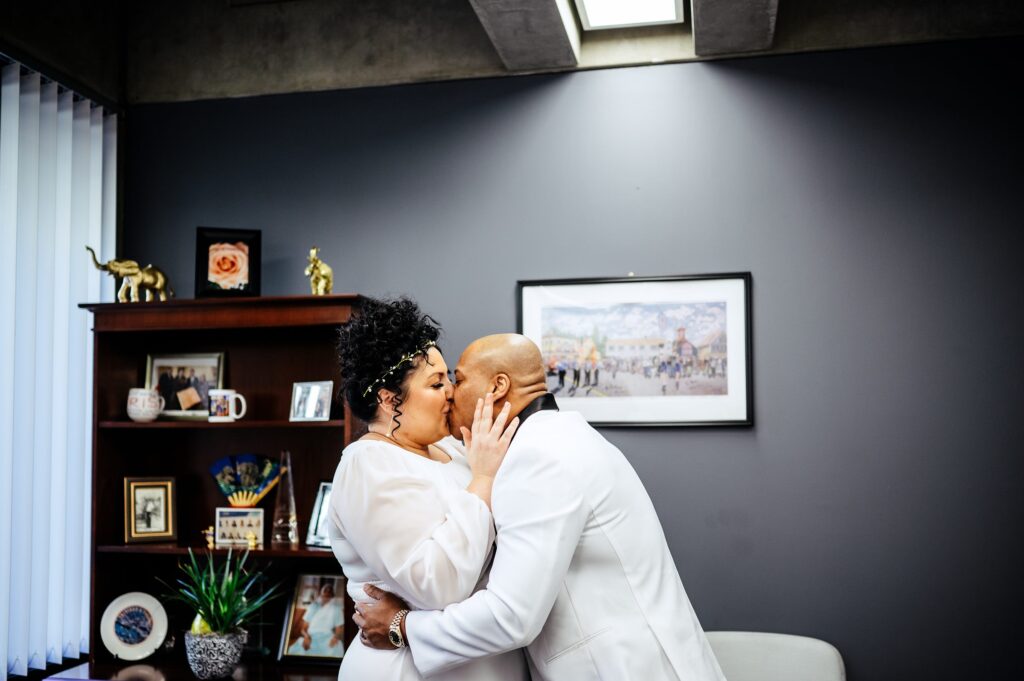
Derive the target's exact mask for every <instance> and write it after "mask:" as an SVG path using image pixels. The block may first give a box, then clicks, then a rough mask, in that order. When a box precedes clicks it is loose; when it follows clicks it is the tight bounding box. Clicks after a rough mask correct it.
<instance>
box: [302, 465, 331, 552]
mask: <svg viewBox="0 0 1024 681" xmlns="http://www.w3.org/2000/svg"><path fill="white" fill-rule="evenodd" d="M333 484H334V483H331V482H326V481H324V482H321V483H320V489H319V490H317V493H316V501H315V502H313V513H312V515H310V517H309V530H308V531H307V532H306V545H307V546H315V547H318V548H330V546H331V539H330V537H328V536H327V519H328V518H329V514H328V513H327V509H328V508H330V505H331V487H332V486H333Z"/></svg>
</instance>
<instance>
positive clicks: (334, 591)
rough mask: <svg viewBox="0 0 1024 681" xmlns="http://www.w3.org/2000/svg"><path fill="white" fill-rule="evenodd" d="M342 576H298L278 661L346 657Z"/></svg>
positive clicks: (322, 660)
mask: <svg viewBox="0 0 1024 681" xmlns="http://www.w3.org/2000/svg"><path fill="white" fill-rule="evenodd" d="M344 641H345V578H344V577H343V576H342V575H299V579H298V582H297V583H296V585H295V592H294V593H293V594H292V599H291V602H290V603H289V604H288V609H287V612H286V615H285V621H284V627H282V633H281V647H280V650H279V651H278V659H279V660H285V659H288V660H293V661H294V660H309V661H321V662H337V661H338V660H340V659H341V658H342V657H344V656H345V643H344Z"/></svg>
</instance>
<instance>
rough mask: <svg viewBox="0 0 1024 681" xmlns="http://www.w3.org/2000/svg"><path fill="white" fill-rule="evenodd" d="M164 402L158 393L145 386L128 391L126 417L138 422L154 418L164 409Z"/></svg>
mask: <svg viewBox="0 0 1024 681" xmlns="http://www.w3.org/2000/svg"><path fill="white" fill-rule="evenodd" d="M165 406H166V403H165V402H164V398H162V397H160V393H158V392H157V391H155V390H146V389H145V388H132V389H131V390H129V391H128V418H130V419H131V420H132V421H138V422H139V423H146V422H147V421H152V420H154V419H155V418H156V417H157V416H159V415H160V412H162V411H163V410H164V407H165Z"/></svg>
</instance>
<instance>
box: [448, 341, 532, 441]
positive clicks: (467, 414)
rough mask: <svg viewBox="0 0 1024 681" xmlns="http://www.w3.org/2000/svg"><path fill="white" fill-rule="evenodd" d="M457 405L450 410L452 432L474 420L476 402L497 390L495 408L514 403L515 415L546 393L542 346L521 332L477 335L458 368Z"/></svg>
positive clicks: (513, 412)
mask: <svg viewBox="0 0 1024 681" xmlns="http://www.w3.org/2000/svg"><path fill="white" fill-rule="evenodd" d="M455 379H456V383H455V404H454V406H453V409H452V413H451V430H452V433H453V434H455V435H456V437H459V436H460V435H459V427H460V426H465V427H467V428H468V427H469V426H470V425H471V424H472V422H473V410H474V408H475V407H476V401H477V400H478V399H479V398H481V397H483V396H484V395H485V394H487V393H489V392H490V393H494V395H495V401H494V408H495V409H500V408H501V407H502V406H503V405H504V403H505V402H509V403H510V404H511V405H512V416H515V415H516V414H518V413H519V412H520V411H522V410H523V407H525V406H526V405H528V404H529V403H530V402H531V401H533V400H534V399H535V398H537V397H540V396H541V395H543V394H544V393H546V392H547V381H546V379H545V375H544V359H543V358H542V357H541V354H540V348H538V347H537V345H536V344H535V343H534V342H533V341H532V340H530V339H529V338H527V337H526V336H523V335H520V334H518V333H497V334H494V335H491V336H484V337H483V338H478V339H476V340H475V341H473V342H472V343H470V344H469V346H468V347H467V348H466V349H465V350H464V351H463V352H462V356H461V357H460V358H459V364H458V366H456V367H455Z"/></svg>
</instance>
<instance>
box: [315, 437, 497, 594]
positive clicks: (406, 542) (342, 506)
mask: <svg viewBox="0 0 1024 681" xmlns="http://www.w3.org/2000/svg"><path fill="white" fill-rule="evenodd" d="M392 449H393V448H392V447H391V446H390V445H386V444H385V445H383V446H380V447H378V446H364V447H363V448H361V449H359V450H358V451H354V452H351V454H349V453H346V455H345V456H351V458H350V460H349V461H347V462H346V465H345V466H342V467H340V468H339V471H338V475H337V476H336V477H335V485H334V488H333V490H332V492H331V513H332V514H333V515H334V517H335V521H336V522H337V523H338V525H339V527H341V528H342V529H343V530H344V532H345V535H346V538H347V539H348V541H349V542H350V543H351V544H352V546H353V548H354V549H355V550H356V552H358V553H359V555H360V557H361V558H362V559H363V561H364V562H365V563H366V565H367V567H369V568H370V569H371V570H372V571H373V572H375V573H376V574H377V575H378V576H379V578H380V579H382V580H383V581H384V582H385V583H387V584H389V585H390V586H391V587H392V590H393V591H394V592H395V593H397V594H398V595H399V596H401V597H403V598H404V599H405V600H407V601H408V602H409V603H410V604H411V605H412V606H413V607H416V608H423V609H430V610H434V609H439V608H443V607H445V606H446V605H449V604H451V603H456V602H458V601H461V600H463V599H465V598H467V597H468V596H469V595H470V594H472V593H473V589H474V588H475V587H476V584H477V582H478V581H479V579H480V574H481V572H482V570H483V567H484V562H485V561H486V559H487V556H488V554H489V553H490V549H491V544H492V542H493V541H494V524H493V521H492V519H491V512H490V510H489V509H488V508H487V505H486V504H484V502H483V501H482V500H481V499H480V498H479V497H477V496H476V495H474V494H470V493H469V492H466V491H465V490H462V489H458V488H455V487H452V488H447V487H441V486H438V485H436V484H435V483H434V482H433V481H431V480H429V479H426V478H423V477H420V476H418V475H416V473H417V471H416V469H415V468H414V467H412V466H410V465H409V462H408V460H405V459H404V458H403V457H406V456H411V455H409V454H404V453H402V452H395V451H391V450H392ZM438 465H444V464H438Z"/></svg>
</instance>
